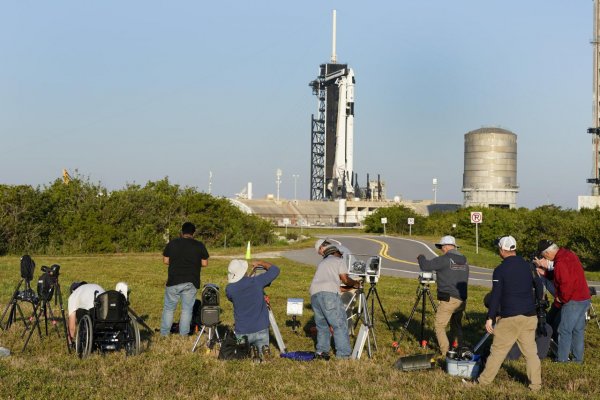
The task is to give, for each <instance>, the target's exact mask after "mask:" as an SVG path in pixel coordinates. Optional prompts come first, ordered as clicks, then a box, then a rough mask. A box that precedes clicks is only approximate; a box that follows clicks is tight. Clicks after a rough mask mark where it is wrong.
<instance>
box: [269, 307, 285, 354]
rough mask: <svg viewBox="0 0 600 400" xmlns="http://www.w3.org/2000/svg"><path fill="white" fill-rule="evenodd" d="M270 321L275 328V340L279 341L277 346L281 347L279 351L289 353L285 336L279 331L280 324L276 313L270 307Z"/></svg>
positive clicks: (273, 328) (272, 327)
mask: <svg viewBox="0 0 600 400" xmlns="http://www.w3.org/2000/svg"><path fill="white" fill-rule="evenodd" d="M269 322H270V323H271V329H272V330H273V335H275V340H276V341H277V347H279V351H280V352H281V353H287V349H286V348H285V344H284V343H283V337H282V336H281V332H280V331H279V326H278V325H277V321H276V320H275V315H274V314H273V311H272V310H271V308H270V307H269Z"/></svg>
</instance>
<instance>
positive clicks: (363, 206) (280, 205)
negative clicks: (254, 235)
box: [230, 198, 460, 228]
mask: <svg viewBox="0 0 600 400" xmlns="http://www.w3.org/2000/svg"><path fill="white" fill-rule="evenodd" d="M230 201H231V202H232V203H233V204H234V205H236V206H237V207H238V208H240V209H241V210H242V211H244V212H245V213H248V214H256V215H259V216H261V217H262V218H265V219H267V220H269V221H271V222H273V223H274V224H275V225H277V226H286V225H287V226H296V227H307V228H308V227H318V226H362V224H363V222H364V220H365V218H367V217H368V216H369V215H371V214H372V213H374V212H375V211H376V210H377V209H378V208H382V207H392V206H395V205H403V206H405V207H408V208H411V209H413V210H414V211H415V215H429V214H430V213H432V212H434V211H452V210H456V209H458V208H460V205H459V204H433V203H432V202H431V201H430V200H413V201H363V200H356V201H351V200H338V201H308V200H296V201H294V200H281V201H277V200H275V199H273V198H271V199H263V200H248V199H235V200H233V199H230Z"/></svg>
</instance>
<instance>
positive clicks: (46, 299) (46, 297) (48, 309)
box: [21, 275, 71, 353]
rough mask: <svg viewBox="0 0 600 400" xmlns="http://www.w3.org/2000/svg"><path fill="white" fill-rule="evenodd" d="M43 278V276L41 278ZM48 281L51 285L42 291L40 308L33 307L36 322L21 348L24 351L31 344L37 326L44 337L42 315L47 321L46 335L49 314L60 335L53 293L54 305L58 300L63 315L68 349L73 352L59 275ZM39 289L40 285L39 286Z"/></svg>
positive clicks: (46, 325) (45, 321)
mask: <svg viewBox="0 0 600 400" xmlns="http://www.w3.org/2000/svg"><path fill="white" fill-rule="evenodd" d="M49 276H50V275H49ZM41 279H42V278H40V280H41ZM48 281H49V282H50V286H49V287H47V288H45V292H44V293H40V297H41V304H40V306H39V308H37V309H36V308H35V307H34V309H33V315H34V317H35V322H34V324H33V326H32V327H31V330H30V331H29V335H28V336H27V339H26V340H25V344H24V345H23V350H21V352H24V351H25V349H26V348H27V344H29V340H30V339H31V336H32V335H33V332H34V331H35V329H36V328H37V330H38V333H39V335H40V338H41V337H42V335H41V331H40V318H41V317H42V315H43V316H44V323H45V327H46V336H48V315H50V320H51V321H52V322H51V323H52V325H54V328H55V330H56V334H57V335H58V337H60V331H59V330H58V324H57V319H59V318H56V317H55V316H54V312H53V311H52V295H53V294H54V306H56V305H57V302H58V306H59V308H60V315H61V317H62V325H63V332H64V334H65V342H66V345H67V351H68V352H69V353H71V346H70V345H69V334H68V333H67V319H66V318H65V308H64V307H63V301H62V293H61V290H60V284H59V283H58V275H56V276H53V277H52V276H50V278H49V280H48ZM38 290H39V287H38Z"/></svg>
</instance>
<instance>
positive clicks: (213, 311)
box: [200, 283, 221, 326]
mask: <svg viewBox="0 0 600 400" xmlns="http://www.w3.org/2000/svg"><path fill="white" fill-rule="evenodd" d="M219 297H220V296H219V287H218V286H217V285H215V284H212V283H207V284H206V285H204V289H202V295H201V298H202V305H201V308H200V319H201V321H202V324H203V325H206V326H216V325H218V324H219V322H220V321H219V319H220V315H221V308H220V306H219V304H220V300H219Z"/></svg>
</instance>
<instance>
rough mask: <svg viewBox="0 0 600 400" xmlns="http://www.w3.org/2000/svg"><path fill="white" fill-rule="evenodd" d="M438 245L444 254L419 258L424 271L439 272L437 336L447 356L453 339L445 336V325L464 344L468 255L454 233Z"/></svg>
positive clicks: (442, 239)
mask: <svg viewBox="0 0 600 400" xmlns="http://www.w3.org/2000/svg"><path fill="white" fill-rule="evenodd" d="M435 247H437V248H438V249H440V250H442V253H444V254H443V255H441V256H439V257H436V258H434V259H431V260H427V259H426V258H425V256H424V255H423V254H420V255H419V256H418V257H417V261H418V262H419V268H421V271H427V272H432V271H435V272H436V273H437V285H438V289H437V290H438V292H437V298H438V300H439V305H438V309H437V312H436V314H435V335H436V337H437V341H438V345H439V346H440V352H441V354H442V355H443V356H445V355H446V353H447V352H448V350H449V348H450V342H449V340H448V336H447V335H446V326H447V325H448V322H450V329H451V331H452V332H453V333H454V335H455V337H456V340H457V342H458V345H459V347H460V345H461V344H462V341H463V333H462V325H461V320H462V314H463V312H464V311H465V306H466V301H467V284H468V282H469V265H468V264H467V258H466V257H465V256H463V255H462V254H460V253H459V252H458V250H456V249H457V248H458V246H457V245H456V240H455V239H454V237H453V236H444V237H443V238H441V239H440V242H439V243H436V244H435Z"/></svg>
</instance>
